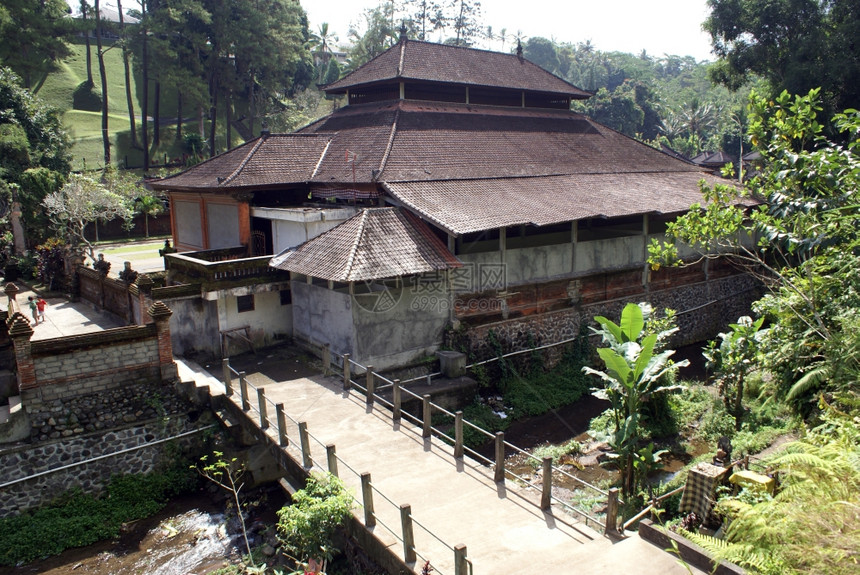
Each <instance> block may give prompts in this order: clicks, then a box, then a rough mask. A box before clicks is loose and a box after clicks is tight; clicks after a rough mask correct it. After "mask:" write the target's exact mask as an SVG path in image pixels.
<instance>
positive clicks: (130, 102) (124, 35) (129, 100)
mask: <svg viewBox="0 0 860 575" xmlns="http://www.w3.org/2000/svg"><path fill="white" fill-rule="evenodd" d="M82 3H83V2H82ZM116 9H117V12H119V35H120V43H121V44H122V67H123V71H124V73H125V103H126V107H127V109H128V125H129V127H130V128H131V130H130V131H131V147H132V148H137V125H136V120H135V117H134V98H133V97H132V94H131V70H130V66H129V62H128V57H129V46H128V42H129V38H128V31H127V30H126V28H125V15H124V14H123V11H122V0H116Z"/></svg>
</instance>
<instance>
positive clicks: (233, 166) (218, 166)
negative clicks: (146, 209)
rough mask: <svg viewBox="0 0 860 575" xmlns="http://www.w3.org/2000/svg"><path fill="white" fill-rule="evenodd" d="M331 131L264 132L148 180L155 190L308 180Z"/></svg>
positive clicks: (257, 184) (210, 188)
mask: <svg viewBox="0 0 860 575" xmlns="http://www.w3.org/2000/svg"><path fill="white" fill-rule="evenodd" d="M332 137H333V134H271V135H269V134H266V135H262V136H260V137H259V138H256V139H254V140H250V141H248V142H246V143H245V144H243V145H241V146H239V147H237V148H234V149H232V150H230V151H229V152H225V153H223V154H220V155H218V156H216V157H214V158H211V159H209V160H206V161H205V162H201V163H200V164H197V165H196V166H192V167H190V168H188V169H187V170H185V171H184V172H181V173H179V174H176V175H173V176H168V177H166V178H162V179H160V180H154V181H151V182H148V184H149V185H150V186H152V187H153V188H155V189H167V190H189V189H194V190H196V189H205V190H211V191H217V190H228V191H229V190H236V189H241V188H248V187H253V188H261V187H265V186H273V185H279V184H284V183H303V182H307V181H309V180H311V178H312V177H313V175H314V171H315V170H316V168H317V165H318V164H319V162H320V159H321V158H322V157H323V154H325V151H326V148H327V147H328V145H329V143H330V142H331V139H332Z"/></svg>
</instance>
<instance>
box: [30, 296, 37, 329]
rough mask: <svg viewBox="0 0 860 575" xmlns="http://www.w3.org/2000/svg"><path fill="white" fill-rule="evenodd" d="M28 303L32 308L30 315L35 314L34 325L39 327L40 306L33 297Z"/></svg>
mask: <svg viewBox="0 0 860 575" xmlns="http://www.w3.org/2000/svg"><path fill="white" fill-rule="evenodd" d="M27 303H28V304H29V306H30V313H31V314H33V324H34V325H39V306H38V304H36V300H35V299H33V296H28V297H27Z"/></svg>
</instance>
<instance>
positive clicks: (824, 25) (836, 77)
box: [704, 0, 860, 110]
mask: <svg viewBox="0 0 860 575" xmlns="http://www.w3.org/2000/svg"><path fill="white" fill-rule="evenodd" d="M708 6H709V8H710V9H711V14H710V16H709V17H708V19H707V20H706V21H705V23H704V28H705V30H706V31H707V32H708V33H709V34H710V35H711V39H712V42H713V46H714V53H715V54H716V55H717V56H718V57H719V61H718V62H717V65H716V66H715V67H714V68H713V71H712V76H713V78H714V79H715V80H717V81H719V82H721V83H723V84H725V85H726V86H729V87H731V88H736V87H738V86H740V85H742V84H744V83H745V82H746V81H747V78H749V76H750V75H756V74H757V75H760V76H763V77H764V78H767V80H768V81H769V82H770V84H771V89H772V92H773V94H774V95H776V94H778V93H779V92H781V91H782V90H787V91H788V92H789V93H792V94H805V93H807V92H808V91H809V90H810V89H812V88H815V87H818V86H821V87H822V89H823V94H822V95H823V97H824V101H825V104H826V105H827V106H828V107H829V108H831V109H834V110H842V109H845V108H849V107H852V108H853V107H857V106H860V83H858V82H857V78H858V77H860V42H858V41H857V38H858V37H860V2H857V0H768V1H767V2H762V1H761V0H708Z"/></svg>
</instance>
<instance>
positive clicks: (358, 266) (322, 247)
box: [269, 208, 462, 282]
mask: <svg viewBox="0 0 860 575" xmlns="http://www.w3.org/2000/svg"><path fill="white" fill-rule="evenodd" d="M269 265H271V266H272V267H274V268H278V269H282V270H289V271H293V272H296V273H300V274H305V275H309V276H313V277H316V278H321V279H324V280H331V281H338V282H351V281H364V280H374V279H383V278H390V277H398V276H407V275H413V274H420V273H425V272H432V271H436V270H445V269H450V268H456V267H460V266H461V265H462V264H460V262H459V261H458V260H457V258H455V257H454V256H453V255H451V253H450V252H449V251H448V249H447V248H446V247H445V245H444V244H443V243H442V241H441V240H440V239H439V238H438V237H436V235H434V234H433V232H431V231H430V229H429V228H428V227H427V225H426V224H424V223H423V222H422V221H421V220H419V219H418V218H417V217H416V216H415V215H413V214H410V213H408V212H406V211H403V210H400V209H397V208H370V209H365V210H362V211H361V212H360V213H358V214H356V215H355V216H353V217H352V218H350V219H348V220H347V221H345V222H343V223H342V224H340V225H339V226H337V227H335V228H333V229H331V230H329V231H327V232H325V233H324V234H322V235H319V236H317V237H315V238H313V239H311V240H309V241H307V242H305V243H303V244H302V245H300V246H298V247H295V248H290V249H288V250H285V251H283V252H281V253H280V254H278V255H277V256H275V257H274V258H272V259H271V261H270V263H269Z"/></svg>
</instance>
